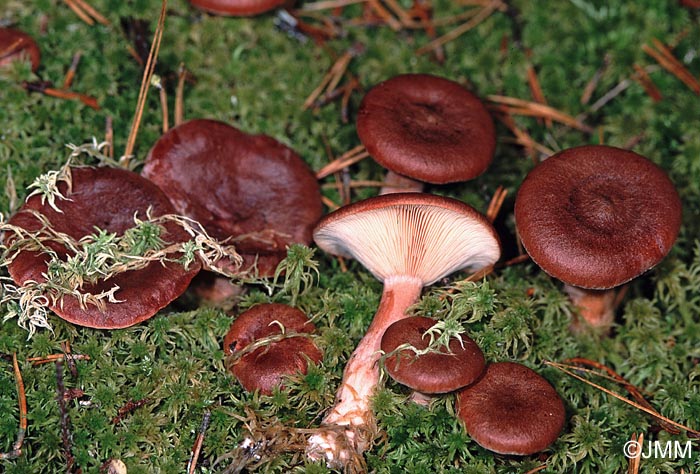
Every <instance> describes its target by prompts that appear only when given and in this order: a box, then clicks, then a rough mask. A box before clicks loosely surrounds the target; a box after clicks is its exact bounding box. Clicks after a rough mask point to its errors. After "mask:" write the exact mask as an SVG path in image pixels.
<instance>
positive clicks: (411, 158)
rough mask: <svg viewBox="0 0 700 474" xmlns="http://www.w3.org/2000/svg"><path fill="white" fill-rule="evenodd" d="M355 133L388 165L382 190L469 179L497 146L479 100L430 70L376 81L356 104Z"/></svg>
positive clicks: (487, 162)
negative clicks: (428, 72)
mask: <svg viewBox="0 0 700 474" xmlns="http://www.w3.org/2000/svg"><path fill="white" fill-rule="evenodd" d="M357 134H358V136H359V137H360V141H361V142H362V144H363V145H364V146H365V148H366V149H367V151H368V153H369V154H370V156H372V158H374V160H375V161H377V162H378V163H379V164H380V165H382V166H383V167H385V168H386V169H388V170H389V173H388V174H387V177H386V179H385V183H386V186H385V188H383V189H382V191H381V193H382V194H386V193H389V192H400V191H401V189H402V187H405V186H411V188H412V190H415V191H421V190H422V189H423V184H422V182H427V183H432V184H445V183H454V182H458V181H468V180H471V179H473V178H475V177H477V176H478V175H480V174H481V173H483V172H484V171H485V170H486V168H488V166H489V165H490V164H491V161H492V160H493V155H494V151H495V148H496V133H495V128H494V125H493V119H492V118H491V115H490V114H489V112H488V110H487V109H486V107H485V106H484V104H483V103H482V102H481V100H480V99H479V98H478V97H477V96H476V95H474V94H472V93H471V92H469V91H468V90H467V89H465V88H464V87H462V86H461V85H460V84H458V83H456V82H454V81H451V80H449V79H445V78H442V77H437V76H433V75H430V74H401V75H398V76H394V77H392V78H391V79H388V80H386V81H384V82H382V83H380V84H377V85H376V86H374V87H373V88H372V89H371V90H370V91H369V92H368V93H367V94H366V95H365V96H364V98H363V99H362V103H361V104H360V108H359V110H358V113H357ZM416 180H418V181H416Z"/></svg>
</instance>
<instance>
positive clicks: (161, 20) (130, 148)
mask: <svg viewBox="0 0 700 474" xmlns="http://www.w3.org/2000/svg"><path fill="white" fill-rule="evenodd" d="M167 6H168V0H163V1H162V3H161V7H160V16H159V17H158V26H157V27H156V31H155V33H154V35H153V43H151V50H150V51H149V53H148V60H147V61H146V67H145V69H144V71H143V78H142V79H141V88H140V90H139V97H138V100H137V105H136V112H135V113H134V120H133V122H132V123H131V130H130V131H129V138H128V140H127V142H126V149H125V150H124V155H123V156H122V157H121V158H120V159H119V161H120V162H121V163H122V166H123V167H124V168H129V162H130V161H131V155H132V153H133V152H134V146H135V145H136V135H138V131H139V126H140V125H141V118H142V117H143V110H144V108H145V107H146V97H147V96H148V89H149V85H150V83H151V78H152V77H153V72H154V71H155V67H156V60H157V58H158V52H159V51H160V42H161V40H162V39H163V29H164V25H165V16H166V11H167Z"/></svg>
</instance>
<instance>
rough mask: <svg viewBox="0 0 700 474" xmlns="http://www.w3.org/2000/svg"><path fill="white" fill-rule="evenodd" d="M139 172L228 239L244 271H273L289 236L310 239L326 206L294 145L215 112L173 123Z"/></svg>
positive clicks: (212, 231) (261, 273) (290, 239)
mask: <svg viewBox="0 0 700 474" xmlns="http://www.w3.org/2000/svg"><path fill="white" fill-rule="evenodd" d="M142 174H143V175H144V176H145V177H147V178H149V179H150V180H151V181H153V182H154V183H156V184H157V185H158V186H160V188H161V189H162V190H163V191H164V192H165V194H166V195H167V196H168V198H170V201H171V202H172V203H173V206H175V209H176V210H177V212H179V213H180V214H183V215H185V216H188V217H191V218H192V219H195V220H197V221H198V222H200V223H201V224H202V225H203V226H204V228H205V229H206V231H207V232H208V233H209V235H211V236H212V237H214V238H216V239H219V240H226V239H231V241H232V242H233V243H234V244H235V246H236V250H237V251H238V253H240V254H241V256H242V257H243V268H242V269H241V270H242V271H247V270H251V269H252V268H253V267H255V268H256V270H257V272H258V275H259V276H272V275H273V274H274V272H275V269H276V267H277V264H279V262H280V261H282V259H283V258H284V257H285V256H286V252H287V251H286V247H287V246H288V245H289V244H291V243H302V244H306V245H308V244H310V243H311V231H312V229H313V227H314V225H315V224H316V222H317V221H318V219H319V218H320V217H321V214H322V212H323V207H322V204H321V192H320V189H319V186H318V182H317V181H316V178H315V176H314V174H313V172H312V171H311V169H310V168H309V167H308V166H307V165H306V163H304V161H303V160H302V159H301V157H299V155H297V154H296V153H295V152H294V151H293V150H292V149H291V148H289V147H287V146H285V145H283V144H282V143H279V142H278V141H277V140H275V139H273V138H271V137H268V136H266V135H248V134H246V133H243V132H241V131H240V130H238V129H236V128H234V127H232V126H230V125H227V124H225V123H223V122H218V121H215V120H203V119H200V120H190V121H188V122H185V123H182V124H180V125H178V126H177V127H174V128H171V129H170V130H169V131H168V132H167V133H165V134H164V135H163V136H162V137H161V138H160V139H159V140H158V141H157V142H156V144H155V145H154V146H153V148H151V150H150V152H149V153H148V156H147V157H146V164H145V166H144V168H143V172H142Z"/></svg>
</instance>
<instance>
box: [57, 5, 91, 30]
mask: <svg viewBox="0 0 700 474" xmlns="http://www.w3.org/2000/svg"><path fill="white" fill-rule="evenodd" d="M63 1H64V3H65V4H66V5H68V7H69V8H70V9H71V10H73V13H75V14H76V15H78V18H80V19H81V20H83V21H84V22H85V23H87V24H88V25H90V26H92V25H94V24H95V20H93V19H92V18H90V15H88V14H87V13H85V11H83V9H82V8H80V7H79V6H78V4H77V3H76V2H75V0H63Z"/></svg>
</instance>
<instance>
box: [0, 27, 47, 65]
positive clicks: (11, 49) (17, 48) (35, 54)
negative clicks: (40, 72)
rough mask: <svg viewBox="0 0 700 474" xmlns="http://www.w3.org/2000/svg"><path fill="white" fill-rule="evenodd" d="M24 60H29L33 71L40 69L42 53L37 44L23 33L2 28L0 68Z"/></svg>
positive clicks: (0, 36) (0, 35) (0, 32)
mask: <svg viewBox="0 0 700 474" xmlns="http://www.w3.org/2000/svg"><path fill="white" fill-rule="evenodd" d="M23 59H29V61H30V62H31V64H32V71H36V70H37V69H38V68H39V62H40V60H41V53H40V52H39V47H38V46H37V44H36V42H35V41H34V40H33V39H32V37H31V36H29V35H28V34H27V33H24V32H23V31H19V30H16V29H13V28H0V67H2V66H6V65H8V64H10V63H12V62H13V61H21V60H23Z"/></svg>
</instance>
